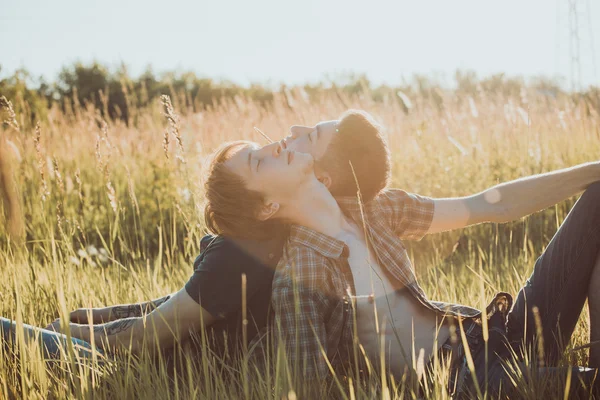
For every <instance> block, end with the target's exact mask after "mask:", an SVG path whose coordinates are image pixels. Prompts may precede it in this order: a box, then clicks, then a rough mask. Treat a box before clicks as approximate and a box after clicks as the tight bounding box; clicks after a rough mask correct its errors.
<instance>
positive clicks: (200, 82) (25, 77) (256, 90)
mask: <svg viewBox="0 0 600 400" xmlns="http://www.w3.org/2000/svg"><path fill="white" fill-rule="evenodd" d="M1 72H2V67H1V66H0V73H1ZM453 86H454V87H453V89H452V90H454V91H455V92H456V94H457V95H468V96H471V97H473V98H477V97H478V96H480V95H482V94H485V93H487V94H492V95H494V96H501V97H503V98H506V97H512V96H522V95H523V90H524V89H525V88H529V89H534V90H536V91H537V92H539V93H540V94H542V95H545V96H549V97H554V98H556V97H557V96H560V95H566V96H577V97H580V98H581V97H583V98H584V99H585V100H586V102H587V103H588V104H589V105H590V106H591V107H592V108H595V109H596V110H598V109H600V91H599V89H598V88H597V87H596V88H594V87H591V88H589V89H588V90H587V91H585V92H583V93H568V92H565V91H564V90H563V89H561V87H560V86H559V85H558V84H557V83H556V82H554V81H552V80H549V79H545V78H534V79H531V80H529V81H528V82H527V83H526V82H525V81H524V80H523V78H520V77H507V76H505V75H504V74H497V75H492V76H489V77H486V78H481V79H480V78H478V77H477V75H476V74H475V73H474V72H472V71H466V72H463V71H457V72H456V73H455V75H454V82H453ZM300 88H301V89H302V92H303V94H305V95H306V96H309V97H315V96H321V95H323V94H332V93H333V94H337V95H338V96H339V95H341V94H345V95H368V96H370V97H371V98H372V99H373V100H375V101H383V100H384V99H385V98H386V97H387V98H389V96H390V94H392V95H393V96H392V97H393V98H395V99H396V101H400V102H406V101H410V100H408V99H410V98H415V97H419V98H420V99H424V100H430V101H433V103H434V104H438V105H440V106H441V104H442V102H443V100H442V96H443V93H444V92H445V91H447V90H448V89H447V88H445V87H444V86H443V85H442V84H441V83H440V82H439V81H437V80H436V79H433V78H430V77H426V76H422V75H415V76H413V77H412V78H411V80H410V81H407V82H403V84H401V85H397V86H378V87H373V85H372V84H371V82H369V80H368V79H367V78H366V77H365V76H364V75H356V76H346V77H341V78H340V79H339V81H338V82H323V83H318V84H313V85H308V84H307V85H302V86H301V87H300ZM292 89H297V88H290V87H286V86H285V85H281V86H279V87H277V88H272V87H265V86H263V85H260V84H253V85H251V86H250V87H244V86H240V85H237V84H235V83H232V82H227V81H215V80H212V79H210V78H202V77H198V76H197V75H196V74H195V73H194V72H167V73H163V74H160V75H157V74H155V73H154V72H153V71H152V69H151V68H148V69H147V70H146V71H145V72H144V73H143V74H141V75H140V76H139V77H137V78H133V77H131V76H130V74H129V73H128V71H127V67H126V66H125V65H122V66H121V67H119V68H117V69H116V70H114V71H110V70H109V69H108V68H107V67H106V66H104V65H102V64H100V63H97V62H94V63H92V64H88V65H85V64H81V63H76V64H74V65H71V66H68V67H64V68H63V69H62V71H61V72H60V73H59V75H58V77H57V78H56V79H55V81H53V82H47V81H45V80H43V79H41V78H39V79H35V78H34V77H32V76H31V74H30V73H28V72H27V71H26V70H24V69H19V70H17V71H15V72H14V73H13V74H12V75H11V76H9V77H7V78H4V79H2V80H0V96H5V97H6V98H7V99H8V100H10V101H11V102H12V103H13V107H14V109H15V111H16V113H17V114H18V115H21V116H22V118H24V120H23V121H22V122H23V123H24V124H25V125H27V124H31V123H35V121H37V120H43V119H45V118H46V116H47V111H48V109H49V108H50V107H54V106H56V107H59V108H61V109H62V111H64V112H65V113H67V114H69V113H72V112H73V110H74V109H77V108H79V107H88V106H93V107H94V108H95V109H96V110H99V112H100V113H101V116H102V117H103V118H110V119H113V120H114V119H120V120H122V121H124V122H125V123H127V124H135V123H136V113H135V112H134V111H135V110H140V109H144V108H146V107H148V106H150V105H151V104H152V103H153V102H154V101H156V100H157V99H158V98H159V97H160V95H162V94H167V95H169V96H170V97H171V98H173V99H174V101H175V102H176V107H177V108H178V109H179V111H180V112H182V113H185V112H198V111H201V110H203V109H206V108H207V107H213V106H215V105H217V104H220V103H221V102H223V101H227V100H233V99H235V98H236V96H242V97H244V98H246V99H250V100H253V101H254V102H257V103H259V104H262V105H264V106H265V107H268V106H269V104H270V103H271V102H272V100H273V98H274V93H275V92H285V93H288V92H289V91H290V90H292ZM398 92H400V95H399V96H398ZM404 95H405V96H404ZM340 98H341V96H340Z"/></svg>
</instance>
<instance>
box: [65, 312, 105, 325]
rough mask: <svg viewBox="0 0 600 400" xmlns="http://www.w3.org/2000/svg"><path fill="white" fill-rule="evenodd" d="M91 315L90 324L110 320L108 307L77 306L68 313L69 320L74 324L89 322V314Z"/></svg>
mask: <svg viewBox="0 0 600 400" xmlns="http://www.w3.org/2000/svg"><path fill="white" fill-rule="evenodd" d="M90 315H91V316H92V324H93V325H96V324H103V323H105V322H109V321H111V312H110V308H78V309H77V310H75V311H71V313H69V321H71V322H73V323H76V324H84V325H87V324H89V316H90Z"/></svg>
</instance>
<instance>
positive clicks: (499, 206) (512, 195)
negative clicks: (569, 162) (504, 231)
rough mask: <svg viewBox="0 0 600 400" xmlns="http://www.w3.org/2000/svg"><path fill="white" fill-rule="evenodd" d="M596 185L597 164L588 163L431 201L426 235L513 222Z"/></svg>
mask: <svg viewBox="0 0 600 400" xmlns="http://www.w3.org/2000/svg"><path fill="white" fill-rule="evenodd" d="M596 181H600V162H590V163H585V164H580V165H576V166H574V167H570V168H565V169H560V170H557V171H552V172H548V173H545V174H539V175H533V176H528V177H524V178H520V179H516V180H514V181H510V182H506V183H501V184H499V185H495V186H492V187H491V188H489V189H487V190H484V191H483V192H481V193H477V194H475V195H472V196H468V197H457V198H447V199H434V206H435V209H434V214H433V220H432V223H431V226H430V228H429V230H428V231H427V233H437V232H443V231H449V230H452V229H458V228H464V227H466V226H469V225H474V224H478V223H481V222H496V223H504V222H509V221H513V220H516V219H519V218H522V217H524V216H527V215H529V214H532V213H534V212H536V211H540V210H543V209H545V208H548V207H550V206H553V205H555V204H556V203H559V202H561V201H563V200H565V199H568V198H569V197H571V196H574V195H576V194H578V193H580V192H582V191H584V190H585V189H586V188H587V187H588V186H589V185H591V184H592V183H594V182H596Z"/></svg>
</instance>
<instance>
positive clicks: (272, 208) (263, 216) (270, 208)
mask: <svg viewBox="0 0 600 400" xmlns="http://www.w3.org/2000/svg"><path fill="white" fill-rule="evenodd" d="M277 211H279V203H268V204H265V205H264V206H262V208H261V209H260V211H259V212H258V215H257V218H258V219H259V220H260V221H266V220H268V219H270V218H272V217H273V215H275V214H276V213H277Z"/></svg>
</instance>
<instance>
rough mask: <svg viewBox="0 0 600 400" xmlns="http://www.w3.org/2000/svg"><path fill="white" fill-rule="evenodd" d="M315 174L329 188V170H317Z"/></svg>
mask: <svg viewBox="0 0 600 400" xmlns="http://www.w3.org/2000/svg"><path fill="white" fill-rule="evenodd" d="M315 176H316V177H317V179H318V180H319V182H321V183H322V184H323V185H325V187H326V188H327V189H329V188H330V187H331V175H329V174H328V173H327V172H325V171H318V172H317V171H316V170H315Z"/></svg>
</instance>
